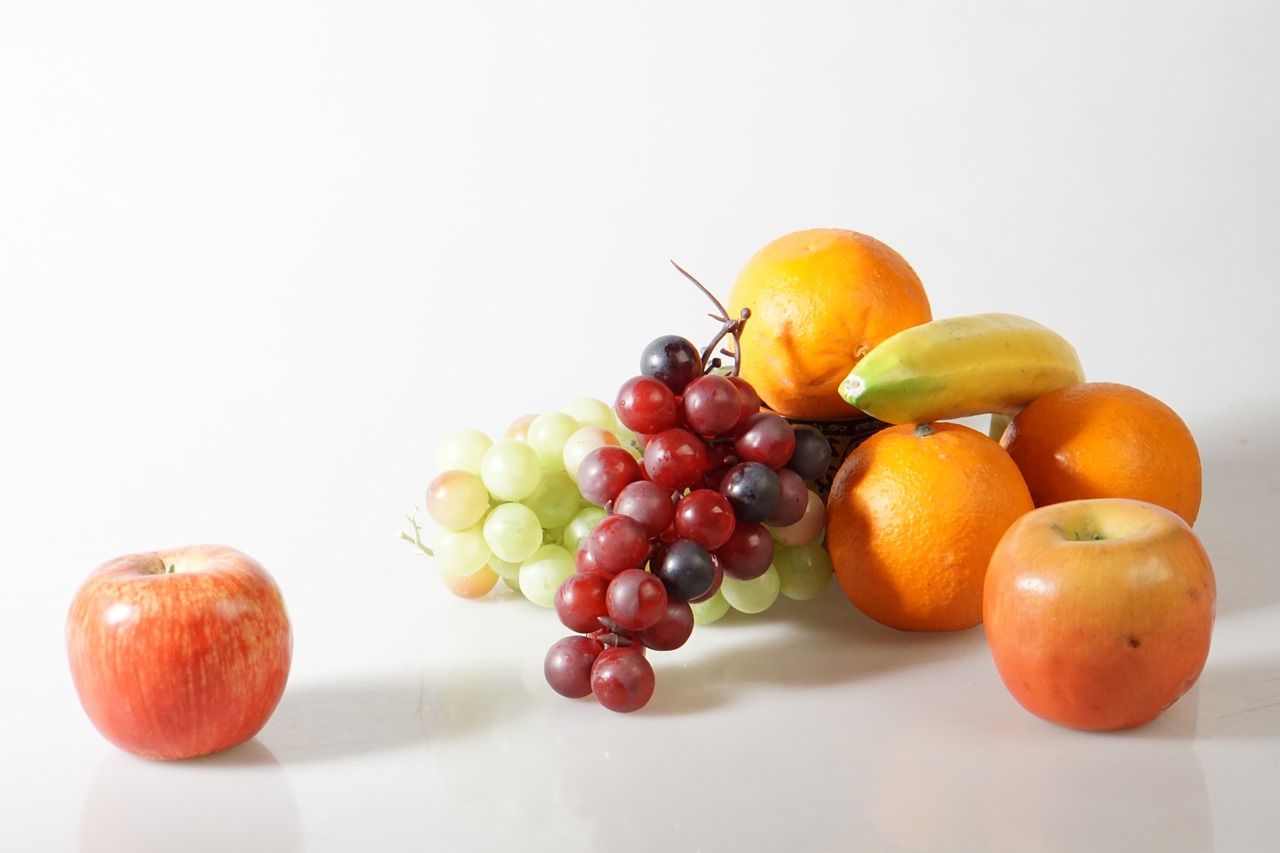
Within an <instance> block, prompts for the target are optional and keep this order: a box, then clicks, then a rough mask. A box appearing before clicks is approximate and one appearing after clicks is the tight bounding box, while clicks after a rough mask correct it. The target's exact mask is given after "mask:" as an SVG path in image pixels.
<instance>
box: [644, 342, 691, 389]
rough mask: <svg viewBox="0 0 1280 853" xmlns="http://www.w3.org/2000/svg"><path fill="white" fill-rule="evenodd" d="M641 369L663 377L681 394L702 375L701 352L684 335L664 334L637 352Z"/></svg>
mask: <svg viewBox="0 0 1280 853" xmlns="http://www.w3.org/2000/svg"><path fill="white" fill-rule="evenodd" d="M640 373H641V375H643V376H652V377H654V378H655V379H660V380H662V382H664V383H665V384H666V386H667V387H668V388H670V389H671V390H672V392H673V393H676V394H680V393H683V392H684V389H685V386H686V385H688V384H689V383H690V382H692V381H693V380H695V379H697V378H698V377H699V376H701V375H702V354H701V353H700V352H698V348H697V347H696V346H694V344H693V342H692V341H690V340H688V339H687V338H682V337H680V336H679V335H663V336H662V337H660V338H655V339H654V340H652V341H650V342H649V344H648V346H646V347H645V348H644V350H643V351H642V352H641V353H640Z"/></svg>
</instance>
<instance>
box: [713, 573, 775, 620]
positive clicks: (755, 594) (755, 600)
mask: <svg viewBox="0 0 1280 853" xmlns="http://www.w3.org/2000/svg"><path fill="white" fill-rule="evenodd" d="M720 592H722V593H724V597H725V600H726V601H728V602H729V604H730V606H732V607H733V609H734V610H737V611H739V612H742V613H763V612H764V611H766V610H768V609H769V607H770V606H772V604H773V603H774V602H775V601H777V600H778V592H779V579H778V569H777V567H776V566H773V565H770V566H769V568H767V569H765V572H764V574H762V575H760V577H758V578H752V579H751V580H749V581H740V580H738V579H737V578H731V577H729V576H728V575H725V578H724V583H722V584H721V585H720Z"/></svg>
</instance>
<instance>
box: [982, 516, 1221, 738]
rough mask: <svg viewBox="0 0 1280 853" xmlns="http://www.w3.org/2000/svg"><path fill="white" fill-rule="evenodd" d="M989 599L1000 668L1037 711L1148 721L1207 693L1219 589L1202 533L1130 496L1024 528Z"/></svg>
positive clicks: (1083, 725)
mask: <svg viewBox="0 0 1280 853" xmlns="http://www.w3.org/2000/svg"><path fill="white" fill-rule="evenodd" d="M985 583H986V585H985V589H984V595H983V624H984V626H985V630H986V634H987V639H988V642H989V643H990V646H991V653H992V656H993V657H994V659H995V664H996V669H997V670H998V672H999V673H1000V678H1001V680H1003V682H1004V684H1005V686H1006V687H1007V688H1008V689H1009V692H1010V693H1012V694H1013V697H1014V698H1015V699H1017V701H1018V702H1019V703H1020V704H1021V705H1022V706H1023V707H1024V708H1026V709H1027V710H1028V711H1030V712H1031V713H1033V714H1036V715H1037V716H1040V717H1043V718H1044V719H1046V720H1052V721H1053V722H1055V723H1060V724H1062V725H1065V726H1070V727H1072V728H1077V729H1089V730H1099V731H1101V730H1115V729H1127V728H1133V727H1135V726H1140V725H1143V724H1145V723H1148V722H1150V721H1152V720H1154V719H1155V718H1156V717H1158V716H1159V715H1160V714H1161V712H1163V711H1164V710H1165V709H1166V708H1168V707H1169V706H1170V705H1172V704H1173V703H1174V702H1175V701H1177V700H1178V698H1179V697H1181V696H1182V695H1183V694H1184V693H1186V692H1187V690H1189V689H1190V688H1191V686H1192V685H1193V684H1195V682H1196V679H1197V678H1199V676H1200V673H1201V671H1202V670H1203V669H1204V665H1205V660H1206V659H1207V658H1208V655H1209V640H1210V635H1211V634H1212V632H1213V621H1214V608H1215V602H1216V598H1217V595H1216V592H1217V590H1216V585H1215V581H1214V574H1213V567H1212V565H1211V564H1210V562H1209V556H1208V554H1207V553H1206V552H1205V549H1204V546H1203V545H1202V544H1201V542H1200V540H1199V538H1198V537H1197V536H1196V535H1195V533H1193V532H1192V530H1191V527H1190V526H1189V525H1188V524H1187V523H1186V522H1185V521H1183V520H1182V519H1181V518H1180V517H1178V516H1177V515H1176V514H1175V513H1172V512H1170V511H1169V510H1167V509H1164V508H1162V507H1159V506H1156V505H1155V504H1150V503H1146V502H1142V501H1137V500H1132V499H1128V498H1105V499H1088V500H1075V501H1066V502H1063V503H1057V504H1050V505H1048V506H1044V507H1041V508H1039V509H1036V510H1033V511H1032V512H1029V513H1027V514H1025V515H1023V516H1022V517H1020V518H1019V519H1018V520H1017V521H1015V522H1014V523H1013V525H1012V526H1011V527H1010V528H1009V530H1008V531H1007V532H1006V533H1005V534H1004V537H1003V538H1002V539H1001V540H1000V543H999V544H998V545H997V546H996V549H995V552H994V553H993V554H992V557H991V563H990V565H989V567H988V570H987V576H986V582H985Z"/></svg>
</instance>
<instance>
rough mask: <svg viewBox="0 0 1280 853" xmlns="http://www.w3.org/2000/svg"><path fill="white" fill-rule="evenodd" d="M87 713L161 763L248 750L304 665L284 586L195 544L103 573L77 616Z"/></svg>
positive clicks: (75, 674)
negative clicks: (299, 663)
mask: <svg viewBox="0 0 1280 853" xmlns="http://www.w3.org/2000/svg"><path fill="white" fill-rule="evenodd" d="M66 641H67V655H68V658H69V660H70V664H71V677H72V680H73V681H74V682H75V687H76V692H77V693H78V694H79V697H80V704H81V705H83V706H84V710H85V712H86V713H87V714H88V715H89V719H90V721H92V722H93V724H94V726H96V727H97V729H98V731H100V732H101V733H102V734H103V736H104V737H106V738H107V740H109V741H111V742H112V743H114V744H115V745H116V746H118V747H120V748H121V749H123V750H126V751H128V752H131V753H134V754H135V755H140V756H143V757H144V758H152V759H165V760H167V759H179V758H191V757H194V756H197V755H208V754H210V753H214V752H220V751H222V750H224V749H229V748H230V747H233V746H236V745H237V744H240V743H243V742H245V741H247V740H248V739H249V738H251V737H253V736H254V735H255V734H257V733H258V731H259V730H261V728H262V726H263V725H264V724H265V723H266V721H267V719H268V718H269V717H270V716H271V714H272V712H273V711H274V710H275V708H276V705H277V703H278V702H279V701H280V697H281V695H282V694H283V693H284V688H285V683H286V682H287V681H288V678H289V667H290V663H291V662H292V657H293V632H292V628H291V626H290V624H289V617H288V614H287V613H286V611H285V605H284V599H283V598H282V596H281V594H280V589H279V587H277V586H276V583H275V581H274V580H273V579H272V577H271V575H270V574H268V573H267V571H266V569H264V568H263V567H262V566H261V565H259V564H258V563H257V562H256V561H255V560H253V559H252V558H251V557H248V556H246V555H245V554H242V553H240V552H239V551H236V550H235V549H233V548H228V547H225V546H222V545H195V546H191V547H187V548H176V549H171V550H166V551H155V552H149V553H142V554H132V555H129V556H124V557H118V558H116V559H114V560H110V561H108V562H106V563H104V564H103V565H101V566H99V567H98V568H97V569H95V570H94V571H93V572H92V573H90V575H89V577H88V578H87V579H86V580H85V582H84V584H83V585H82V586H81V587H80V589H79V590H78V591H77V593H76V595H75V598H74V600H73V601H72V603H71V610H70V612H69V613H68V614H67V622H66Z"/></svg>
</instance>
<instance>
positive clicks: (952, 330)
mask: <svg viewBox="0 0 1280 853" xmlns="http://www.w3.org/2000/svg"><path fill="white" fill-rule="evenodd" d="M1083 381H1084V371H1083V370H1082V369H1081V367H1080V359H1079V357H1078V356H1077V355H1076V351H1075V348H1074V347H1072V346H1071V344H1069V343H1068V342H1067V341H1066V339H1064V338H1063V337H1062V336H1061V335H1059V334H1058V333H1057V332H1054V331H1052V330H1051V329H1048V328H1046V327H1044V326H1042V325H1040V324H1039V323H1037V322H1035V321H1034V320H1029V319H1027V318H1026V317H1019V316H1017V315H1015V314H972V315H967V316H961V317H948V318H943V319H940V320H932V321H930V322H928V323H923V324H921V325H918V326H912V327H910V328H908V329H904V330H903V331H901V332H898V333H897V334H896V335H892V336H891V337H889V338H886V339H885V340H884V341H883V342H882V343H880V344H878V345H877V346H875V347H873V348H872V349H871V351H870V352H868V353H867V354H866V355H865V356H863V357H862V359H861V360H860V361H859V362H858V363H857V364H855V365H854V367H853V370H852V371H851V372H850V373H849V375H848V376H847V377H845V379H844V381H843V382H841V383H840V387H839V391H840V396H841V397H843V398H844V399H845V401H846V402H848V403H850V404H851V405H853V406H856V407H857V408H859V409H861V410H862V411H864V412H866V413H867V414H869V415H871V416H872V417H873V418H877V419H879V420H882V421H887V422H888V423H893V424H906V423H922V422H926V421H937V420H948V419H953V418H964V417H969V416H970V415H982V414H996V415H1014V414H1017V413H1018V411H1019V410H1021V409H1022V407H1023V406H1025V405H1026V404H1027V403H1030V402H1031V401H1032V400H1034V399H1035V398H1036V397H1039V396H1040V395H1042V394H1046V393H1048V392H1049V391H1053V390H1054V389H1056V388H1061V387H1063V386H1066V385H1076V384H1079V383H1081V382H1083Z"/></svg>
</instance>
